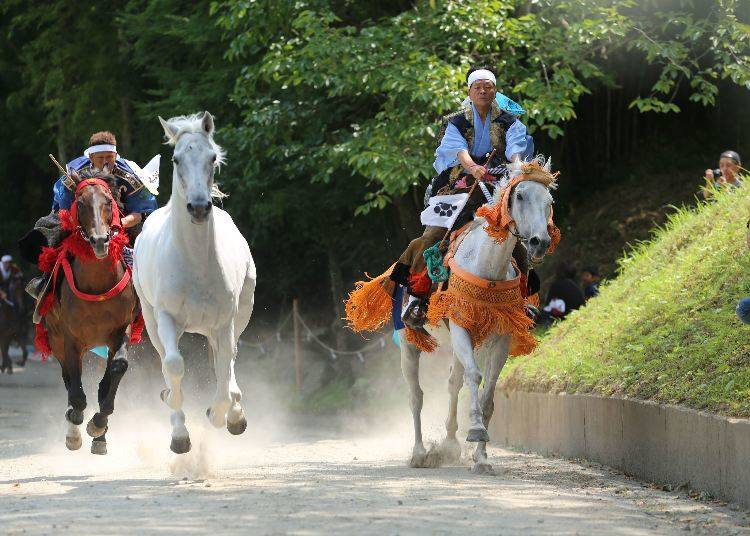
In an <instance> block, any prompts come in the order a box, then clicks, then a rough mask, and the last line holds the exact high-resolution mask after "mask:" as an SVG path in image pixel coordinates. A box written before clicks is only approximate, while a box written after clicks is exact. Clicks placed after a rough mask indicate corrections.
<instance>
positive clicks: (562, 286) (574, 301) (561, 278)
mask: <svg viewBox="0 0 750 536" xmlns="http://www.w3.org/2000/svg"><path fill="white" fill-rule="evenodd" d="M575 279H576V269H575V267H574V266H573V265H572V264H570V263H569V262H564V261H563V262H561V263H560V264H558V265H557V270H556V272H555V281H553V283H552V285H551V286H550V288H549V292H547V300H546V301H545V302H544V303H545V305H546V306H550V307H552V309H553V310H554V311H559V314H560V318H565V317H566V316H568V314H570V311H575V310H576V309H579V308H581V307H582V306H583V305H584V303H586V299H585V298H584V295H583V290H582V289H581V287H580V285H578V283H576V280H575ZM560 302H562V304H561V303H560ZM553 316H557V315H554V314H553Z"/></svg>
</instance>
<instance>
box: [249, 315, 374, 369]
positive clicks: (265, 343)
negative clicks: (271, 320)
mask: <svg viewBox="0 0 750 536" xmlns="http://www.w3.org/2000/svg"><path fill="white" fill-rule="evenodd" d="M293 314H294V313H293V312H290V313H289V314H287V315H286V317H285V318H284V320H283V321H282V322H281V323H280V324H279V325H278V327H277V328H276V331H275V333H274V335H271V336H268V337H266V338H265V340H261V341H259V342H249V341H245V340H242V339H240V340H239V341H238V343H237V344H238V346H241V347H246V348H255V349H257V350H260V353H261V355H265V354H267V353H270V351H271V347H272V346H273V344H274V342H275V343H282V342H285V341H286V342H293V339H285V338H282V336H281V333H282V329H283V327H284V326H285V325H286V324H287V322H289V320H290V319H291V318H292V316H293ZM297 320H299V322H300V324H302V327H303V328H304V329H305V342H308V343H310V342H314V343H315V344H317V345H318V346H320V347H321V348H322V349H323V350H325V351H327V352H328V353H329V354H330V356H331V359H332V360H334V361H335V360H336V359H337V358H338V356H356V357H357V359H358V360H359V361H360V363H364V361H365V358H364V354H365V353H368V352H371V351H373V350H375V349H381V350H382V349H383V348H385V346H386V339H388V337H380V338H379V339H376V340H374V341H373V342H371V343H370V344H367V345H365V346H363V347H362V348H359V349H358V350H339V349H337V348H334V347H332V346H329V345H328V344H326V343H325V342H323V341H322V340H321V339H320V338H319V337H318V336H317V335H315V334H314V333H313V330H312V329H311V328H310V326H309V325H308V324H307V322H305V320H304V318H302V315H300V314H297ZM274 339H275V341H274Z"/></svg>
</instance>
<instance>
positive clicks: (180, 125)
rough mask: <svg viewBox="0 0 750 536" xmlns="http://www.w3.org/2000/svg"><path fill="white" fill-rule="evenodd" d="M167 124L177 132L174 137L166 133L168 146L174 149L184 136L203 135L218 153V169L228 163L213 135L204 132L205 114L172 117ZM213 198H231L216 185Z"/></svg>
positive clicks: (212, 193) (224, 152) (212, 191)
mask: <svg viewBox="0 0 750 536" xmlns="http://www.w3.org/2000/svg"><path fill="white" fill-rule="evenodd" d="M167 123H168V124H169V125H170V126H172V127H174V128H175V131H176V133H175V134H174V135H170V134H168V133H166V132H165V134H164V137H165V138H166V140H167V141H166V144H167V145H171V146H172V147H174V146H175V145H176V144H177V140H179V139H180V136H182V135H183V134H189V133H192V134H203V135H204V136H206V138H208V143H209V144H210V145H211V148H212V149H213V150H214V152H215V153H216V167H217V168H219V169H221V166H222V164H225V163H226V161H227V160H226V154H227V153H226V151H225V150H224V148H223V147H221V145H219V144H218V143H216V142H215V141H214V136H213V133H212V134H206V132H205V131H204V130H203V112H198V113H195V114H191V115H178V116H176V117H170V118H169V119H167ZM211 197H215V198H218V199H224V198H226V197H229V196H228V195H227V194H225V193H224V192H222V191H221V190H220V189H219V187H218V185H217V184H216V183H214V184H213V187H212V188H211Z"/></svg>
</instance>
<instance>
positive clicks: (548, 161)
mask: <svg viewBox="0 0 750 536" xmlns="http://www.w3.org/2000/svg"><path fill="white" fill-rule="evenodd" d="M527 164H538V165H539V166H541V168H542V169H543V170H544V171H546V172H547V173H551V172H552V169H551V168H552V157H551V156H550V157H549V158H544V155H543V154H538V155H536V156H535V157H534V158H532V159H531V160H514V161H513V162H510V163H509V164H508V165H507V166H506V168H507V169H508V176H509V177H510V179H514V178H515V177H516V176H517V175H518V174H519V173H521V171H522V170H523V166H525V165H527ZM556 188H557V181H554V182H552V183H550V185H549V187H548V189H550V190H555V189H556ZM503 190H504V188H495V193H494V195H493V199H492V203H493V204H495V203H497V202H499V201H500V199H501V198H502V197H503Z"/></svg>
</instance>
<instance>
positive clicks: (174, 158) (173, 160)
mask: <svg viewBox="0 0 750 536" xmlns="http://www.w3.org/2000/svg"><path fill="white" fill-rule="evenodd" d="M172 163H173V164H174V165H175V166H179V165H180V161H179V160H178V159H177V157H175V156H173V157H172Z"/></svg>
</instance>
